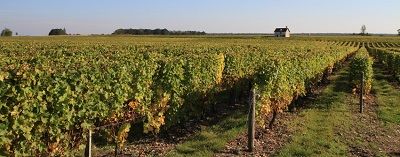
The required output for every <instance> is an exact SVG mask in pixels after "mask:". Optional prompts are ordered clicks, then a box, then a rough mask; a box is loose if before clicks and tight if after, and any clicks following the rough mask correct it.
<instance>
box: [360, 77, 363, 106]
mask: <svg viewBox="0 0 400 157" xmlns="http://www.w3.org/2000/svg"><path fill="white" fill-rule="evenodd" d="M363 111H364V72H362V73H361V89H360V113H363Z"/></svg>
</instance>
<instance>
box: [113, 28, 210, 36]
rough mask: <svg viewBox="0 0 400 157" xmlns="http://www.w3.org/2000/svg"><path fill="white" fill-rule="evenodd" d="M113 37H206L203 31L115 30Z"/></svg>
mask: <svg viewBox="0 0 400 157" xmlns="http://www.w3.org/2000/svg"><path fill="white" fill-rule="evenodd" d="M112 34H113V35H206V32H204V31H201V32H200V31H169V30H168V29H165V28H164V29H132V28H129V29H122V28H121V29H117V30H115V31H114V32H113V33H112Z"/></svg>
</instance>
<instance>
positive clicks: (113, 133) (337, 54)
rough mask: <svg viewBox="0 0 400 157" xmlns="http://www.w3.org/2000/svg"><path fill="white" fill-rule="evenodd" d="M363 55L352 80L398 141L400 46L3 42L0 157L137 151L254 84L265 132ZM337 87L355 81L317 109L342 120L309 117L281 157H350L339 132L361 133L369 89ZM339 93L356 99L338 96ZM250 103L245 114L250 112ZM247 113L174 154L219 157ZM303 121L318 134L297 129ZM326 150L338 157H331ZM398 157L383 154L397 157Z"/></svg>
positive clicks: (396, 40) (192, 39)
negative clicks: (91, 147)
mask: <svg viewBox="0 0 400 157" xmlns="http://www.w3.org/2000/svg"><path fill="white" fill-rule="evenodd" d="M364 47H365V48H366V49H365V48H364ZM360 48H362V49H360ZM359 49H360V50H359ZM354 54H355V60H357V63H354V64H355V65H354V66H350V67H351V68H353V69H350V70H349V69H347V70H349V71H351V72H350V75H351V76H350V78H353V79H354V78H357V77H359V74H358V73H357V72H358V71H364V72H365V73H366V74H367V86H368V87H369V88H368V90H367V91H366V93H369V91H371V90H370V89H372V91H371V94H369V95H373V97H376V102H377V104H379V105H378V107H377V109H376V110H377V111H376V112H377V113H378V116H379V121H382V122H383V123H385V124H386V123H387V125H382V128H384V127H388V130H391V129H394V131H392V132H389V133H394V134H396V131H395V130H396V128H398V126H399V125H400V124H399V122H400V119H399V114H400V113H399V109H398V108H399V106H398V105H396V103H395V102H396V101H395V100H400V99H399V94H398V93H399V89H398V88H396V82H397V81H396V80H399V79H400V37H378V36H368V37H358V36H340V37H339V36H331V37H330V36H327V37H323V36H319V37H306V36H299V37H292V38H288V39H283V38H274V37H265V36H212V35H210V36H81V37H68V36H61V37H12V38H0V155H5V156H47V155H56V156H57V155H61V156H64V155H71V154H73V153H76V152H80V151H82V149H83V148H84V146H85V145H84V144H85V142H86V134H87V132H88V130H93V131H94V132H95V134H94V138H95V139H94V140H95V141H96V142H97V144H98V143H102V144H103V145H108V146H114V145H117V146H118V147H120V148H121V147H125V146H127V145H129V144H130V142H132V140H131V139H130V138H129V136H131V135H134V136H136V137H137V136H141V135H143V136H144V137H145V136H148V135H153V136H157V135H158V134H159V133H163V132H168V130H169V129H170V128H174V127H176V126H179V125H181V124H184V123H186V122H188V121H190V120H193V119H202V118H204V117H206V116H207V113H208V112H212V111H213V110H215V109H220V108H227V107H229V106H231V105H232V104H231V102H232V100H233V99H235V100H236V99H239V98H238V97H240V96H241V95H246V94H247V91H249V88H250V87H249V85H252V86H254V87H255V88H256V90H257V92H258V95H259V97H257V105H256V110H257V124H258V125H259V126H260V127H262V128H263V127H265V126H267V125H268V122H269V119H268V118H269V117H270V115H271V114H272V113H280V112H285V111H287V109H288V107H289V106H290V105H291V103H292V102H293V101H295V100H296V99H297V98H299V97H302V96H306V95H307V94H309V93H310V92H311V89H312V87H315V86H316V85H317V84H318V83H319V82H321V81H322V80H323V79H324V78H326V76H329V75H331V74H332V71H333V70H338V69H340V68H341V67H343V66H345V67H346V68H349V66H348V65H347V64H344V63H345V60H346V59H350V60H351V59H352V56H353V55H354ZM370 56H371V57H374V60H375V62H376V63H379V64H380V65H381V67H380V68H384V69H385V72H386V73H388V75H390V76H388V77H389V78H392V79H388V80H387V81H388V82H386V81H383V80H382V79H376V80H374V77H376V76H375V75H374V73H375V74H380V75H381V71H382V70H380V69H379V68H375V69H374V70H375V71H374V72H372V58H371V60H368V58H369V57H370ZM343 73H346V74H347V72H343ZM335 80H339V81H344V82H346V81H347V82H346V83H345V84H340V85H337V84H338V83H337V82H336V81H333V83H331V84H330V85H328V87H327V89H326V90H325V91H324V92H323V93H324V94H322V95H321V97H322V98H324V97H326V98H332V102H330V101H324V100H319V99H317V100H315V104H314V105H317V106H326V105H328V106H332V107H329V108H331V109H330V110H325V109H323V110H321V109H313V108H312V109H310V111H308V110H307V111H304V112H303V111H299V112H301V113H300V114H302V115H303V116H302V117H303V119H301V118H300V119H294V120H293V121H291V122H287V125H288V126H296V127H293V128H292V129H294V130H299V131H298V133H296V134H294V135H293V138H292V141H290V142H289V143H288V144H287V145H285V146H283V148H282V151H278V152H281V153H278V154H277V155H282V156H293V155H294V156H296V155H297V156H318V155H323V156H325V155H326V156H347V155H348V154H349V153H348V151H349V148H348V146H349V143H351V142H349V141H346V140H344V141H343V140H342V141H341V139H337V138H338V137H336V136H335V133H334V132H335V128H336V127H332V126H336V125H337V126H338V128H340V129H343V130H344V131H343V132H346V131H348V130H347V128H349V127H351V126H349V125H345V124H342V122H346V121H345V118H346V117H352V116H354V114H356V113H354V112H351V111H350V109H351V107H349V106H347V105H348V104H352V103H354V102H353V99H356V98H353V97H355V96H354V95H352V91H351V89H352V88H353V87H354V88H358V87H359V85H358V84H359V82H357V81H354V80H353V81H352V80H351V79H344V78H342V77H338V78H335ZM336 86H339V87H341V86H345V87H343V88H349V89H350V90H347V91H340V90H339V91H335V90H333V89H334V88H335V87H336ZM383 87H385V88H383ZM232 93H236V94H232ZM374 100H375V98H374ZM354 101H356V100H354ZM240 103H242V105H244V106H245V101H241V102H240ZM243 103H244V104H243ZM343 110H345V111H346V112H345V111H343ZM339 111H343V112H344V113H340V112H339ZM347 111H348V112H347ZM246 113H247V112H246V111H243V110H241V109H238V110H236V112H235V113H232V114H230V115H228V116H226V117H224V118H223V119H220V121H218V122H216V123H214V124H213V125H210V126H207V127H206V128H204V129H202V130H201V131H198V132H197V133H195V134H194V135H193V136H192V137H189V138H188V140H185V141H186V143H185V141H183V142H181V143H180V144H177V146H176V147H174V148H173V149H172V150H171V152H169V153H168V152H167V153H165V154H168V155H170V156H176V155H183V156H194V155H198V156H212V155H213V154H214V153H217V152H218V151H219V150H222V149H224V147H225V145H226V144H227V143H228V142H230V141H232V140H234V139H236V136H239V135H241V134H244V131H243V130H245V129H244V127H245V126H244V117H245V115H246ZM211 115H212V114H211ZM278 118H279V117H278ZM304 118H305V119H304ZM355 119H356V118H355ZM304 121H306V122H307V123H306V125H307V126H301V127H300V128H298V126H299V124H300V123H303V122H304ZM308 122H309V123H308ZM322 122H323V124H322ZM285 123H286V122H285ZM239 124H240V125H239ZM339 126H340V127H339ZM377 126H379V127H380V125H377ZM359 127H363V126H359ZM315 130H319V132H315ZM399 133H400V132H399ZM399 133H397V135H399ZM304 134H307V136H305V135H304ZM325 137H329V138H328V139H327V140H324V139H325ZM310 140H311V142H309V141H310ZM313 140H315V141H313ZM359 140H360V143H361V144H360V143H357V144H356V145H357V146H359V145H361V146H360V147H362V148H364V147H367V149H368V150H372V151H375V150H378V149H375V147H379V144H375V143H373V142H372V143H373V144H372V145H373V146H370V147H369V146H365V145H364V144H363V142H364V141H362V139H359ZM98 141H102V142H98ZM207 141H208V142H207ZM351 144H354V143H351ZM394 144H398V143H394ZM244 145H245V144H244ZM299 145H301V146H299ZM321 145H323V146H321ZM366 145H368V144H366ZM375 145H378V146H375ZM307 147H313V149H315V150H312V149H310V150H308V149H307ZM320 147H329V148H328V149H326V151H324V149H325V148H320ZM372 147H373V148H374V149H372ZM394 147H395V146H394ZM369 148H371V149H369ZM133 149H134V148H133ZM196 149H199V150H196ZM388 149H389V148H388ZM394 149H396V148H394ZM321 151H322V153H321ZM393 151H394V152H379V153H373V154H374V155H382V154H383V155H386V154H390V153H396V151H397V150H393ZM399 151H400V150H399ZM318 152H320V153H321V154H318ZM180 153H183V154H180ZM315 153H317V154H315ZM131 155H133V156H135V154H131Z"/></svg>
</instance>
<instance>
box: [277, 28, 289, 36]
mask: <svg viewBox="0 0 400 157" xmlns="http://www.w3.org/2000/svg"><path fill="white" fill-rule="evenodd" d="M274 34H275V36H276V37H287V38H288V37H290V30H289V28H288V27H287V26H286V28H276V29H275V31H274Z"/></svg>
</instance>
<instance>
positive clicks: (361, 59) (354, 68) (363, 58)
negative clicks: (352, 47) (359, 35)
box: [349, 48, 374, 94]
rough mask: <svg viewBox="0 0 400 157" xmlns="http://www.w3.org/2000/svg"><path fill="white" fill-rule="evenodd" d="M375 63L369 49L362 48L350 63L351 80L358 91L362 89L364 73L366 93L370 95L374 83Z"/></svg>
mask: <svg viewBox="0 0 400 157" xmlns="http://www.w3.org/2000/svg"><path fill="white" fill-rule="evenodd" d="M373 63H374V61H373V59H372V57H370V56H369V54H368V51H367V49H365V48H361V49H360V50H358V52H357V53H356V54H355V56H354V58H353V60H352V61H351V63H350V72H349V75H350V76H349V78H350V79H351V82H352V83H353V85H354V86H355V88H356V89H357V91H360V89H361V83H362V82H361V78H362V75H363V73H364V93H365V94H369V92H370V91H371V88H372V81H373V75H374V72H373V69H372V65H373Z"/></svg>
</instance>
